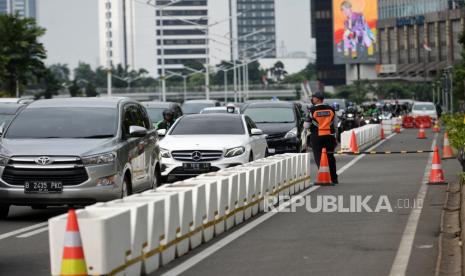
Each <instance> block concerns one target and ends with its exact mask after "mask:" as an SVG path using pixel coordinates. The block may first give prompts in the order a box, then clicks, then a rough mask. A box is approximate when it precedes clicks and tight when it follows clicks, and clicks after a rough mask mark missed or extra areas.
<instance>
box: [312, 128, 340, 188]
mask: <svg viewBox="0 0 465 276" xmlns="http://www.w3.org/2000/svg"><path fill="white" fill-rule="evenodd" d="M310 142H311V144H312V149H313V157H314V158H315V161H316V164H317V165H318V168H320V161H321V151H322V150H323V148H326V151H327V152H334V150H335V149H336V146H337V141H336V138H335V137H334V136H332V135H325V136H318V135H316V134H312V135H310ZM328 163H329V170H330V172H331V180H332V181H333V182H335V181H337V180H338V179H337V173H336V171H337V169H336V159H335V158H334V154H333V153H328Z"/></svg>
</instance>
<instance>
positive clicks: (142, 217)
mask: <svg viewBox="0 0 465 276" xmlns="http://www.w3.org/2000/svg"><path fill="white" fill-rule="evenodd" d="M95 208H97V209H99V208H105V209H107V208H110V209H122V210H129V211H130V214H131V254H130V255H129V256H128V258H129V259H130V260H133V259H137V258H139V259H141V260H142V258H140V257H141V256H143V255H144V252H143V250H144V249H146V248H147V247H148V233H147V230H148V226H147V222H148V220H147V218H148V204H147V203H146V202H131V201H125V200H124V199H118V200H114V201H110V202H107V203H97V204H95V205H92V206H89V207H86V209H87V210H92V209H95ZM141 273H142V261H137V262H134V263H133V264H132V265H130V266H128V267H127V268H126V269H125V275H126V276H139V275H141Z"/></svg>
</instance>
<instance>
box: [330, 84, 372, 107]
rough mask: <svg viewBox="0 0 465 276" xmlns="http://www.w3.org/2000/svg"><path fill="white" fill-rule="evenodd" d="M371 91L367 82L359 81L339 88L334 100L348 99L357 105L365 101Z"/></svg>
mask: <svg viewBox="0 0 465 276" xmlns="http://www.w3.org/2000/svg"><path fill="white" fill-rule="evenodd" d="M371 89H372V87H371V84H370V83H369V82H368V81H360V82H359V83H357V82H356V83H354V84H350V85H345V86H341V87H339V89H338V90H337V92H336V98H343V99H348V100H350V101H352V102H356V103H358V104H360V103H362V102H363V101H366V100H367V94H368V92H369V91H370V90H371Z"/></svg>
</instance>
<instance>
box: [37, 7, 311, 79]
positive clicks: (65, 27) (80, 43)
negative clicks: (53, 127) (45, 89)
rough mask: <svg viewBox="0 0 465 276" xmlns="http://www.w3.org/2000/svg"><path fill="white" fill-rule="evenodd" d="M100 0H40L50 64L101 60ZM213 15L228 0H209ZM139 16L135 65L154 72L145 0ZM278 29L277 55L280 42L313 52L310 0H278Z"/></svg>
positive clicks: (222, 29) (224, 29)
mask: <svg viewBox="0 0 465 276" xmlns="http://www.w3.org/2000/svg"><path fill="white" fill-rule="evenodd" d="M97 1H103V0H37V16H38V22H39V24H40V25H41V26H43V27H45V28H47V33H46V34H45V36H44V37H43V38H42V39H41V41H42V42H43V43H44V45H45V47H46V48H47V50H48V59H47V61H46V63H47V64H53V63H65V64H68V65H69V67H70V68H74V67H76V66H77V64H78V62H79V61H83V62H87V63H90V64H91V65H92V66H93V67H95V66H98V65H99V64H100V60H99V38H98V36H99V33H98V9H97V6H98V5H97ZM210 7H211V11H210V15H211V16H213V17H216V18H217V19H222V18H225V17H227V16H228V12H227V10H226V9H225V7H227V0H210ZM136 9H137V10H136V12H139V13H138V14H139V16H138V19H137V22H136V25H137V30H136V32H137V34H136V37H137V43H138V46H137V47H138V49H137V51H136V67H139V68H146V69H148V70H149V71H150V72H152V73H153V72H154V71H155V68H152V67H154V65H155V57H153V58H151V55H152V54H154V50H153V48H154V47H155V40H154V38H153V37H152V36H151V34H152V33H154V32H153V31H152V29H151V28H153V25H154V24H150V22H147V21H148V20H151V19H150V17H151V15H152V11H151V10H150V8H148V7H146V6H144V5H143V4H140V3H139V4H136ZM222 25H223V26H220V25H219V26H218V27H215V28H214V29H212V30H211V32H215V33H217V34H223V35H224V34H226V33H228V32H229V26H228V25H227V24H222ZM276 31H277V44H278V45H277V47H278V55H280V54H281V52H282V48H281V44H282V43H281V42H282V41H283V42H284V45H285V48H286V52H287V53H291V52H305V53H306V54H307V55H308V56H312V55H314V53H313V52H314V50H313V49H314V47H313V43H312V40H311V38H310V0H276ZM213 47H214V48H216V49H218V50H221V51H217V52H216V53H215V50H213V51H212V52H213V53H212V54H214V55H216V56H218V57H220V58H223V57H227V56H228V54H227V53H225V51H226V52H227V51H228V49H219V48H221V47H224V46H219V45H216V46H215V45H213Z"/></svg>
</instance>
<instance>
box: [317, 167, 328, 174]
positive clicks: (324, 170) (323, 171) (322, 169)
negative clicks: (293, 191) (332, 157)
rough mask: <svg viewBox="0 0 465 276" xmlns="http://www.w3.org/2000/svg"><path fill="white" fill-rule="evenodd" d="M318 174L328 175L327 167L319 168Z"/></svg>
mask: <svg viewBox="0 0 465 276" xmlns="http://www.w3.org/2000/svg"><path fill="white" fill-rule="evenodd" d="M319 172H320V173H329V167H321V168H320V170H319Z"/></svg>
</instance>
